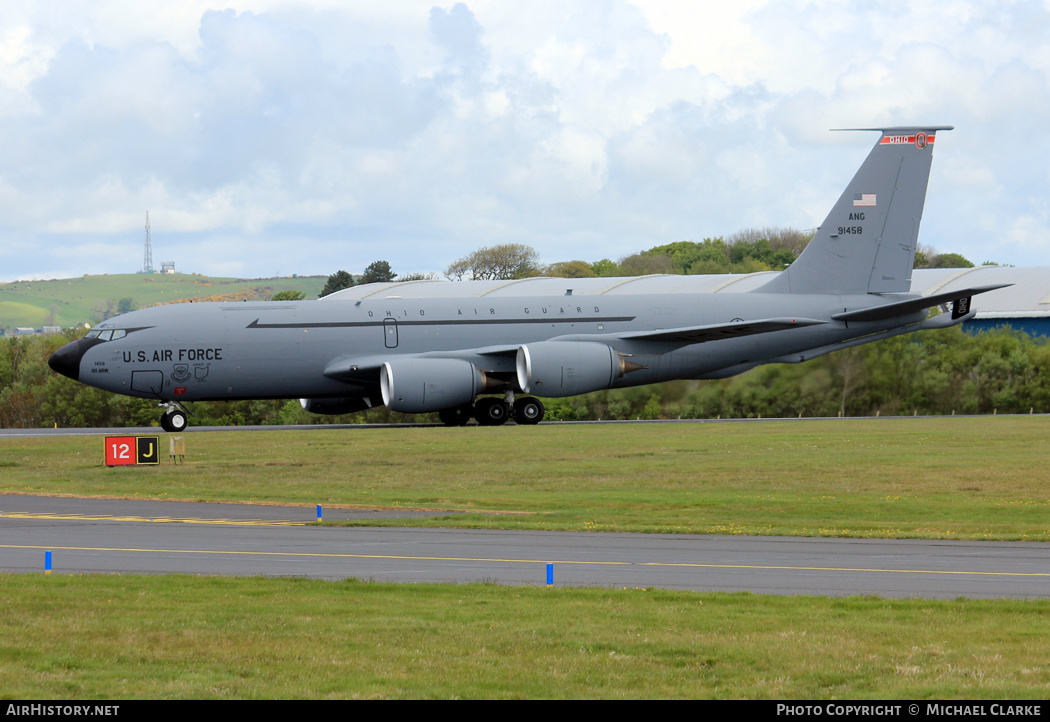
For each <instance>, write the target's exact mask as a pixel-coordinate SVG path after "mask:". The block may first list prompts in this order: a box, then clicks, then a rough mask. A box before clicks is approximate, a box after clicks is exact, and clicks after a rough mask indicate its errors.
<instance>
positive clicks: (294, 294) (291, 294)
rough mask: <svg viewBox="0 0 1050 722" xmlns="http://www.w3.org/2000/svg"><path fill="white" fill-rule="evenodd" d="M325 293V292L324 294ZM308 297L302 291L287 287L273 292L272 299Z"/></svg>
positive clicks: (285, 299)
mask: <svg viewBox="0 0 1050 722" xmlns="http://www.w3.org/2000/svg"><path fill="white" fill-rule="evenodd" d="M322 295H323V294H322ZM305 298H306V294H305V293H303V292H302V291H296V290H294V289H291V288H289V289H287V290H284V291H278V292H277V293H275V294H273V298H271V299H270V300H271V301H302V300H303V299H305Z"/></svg>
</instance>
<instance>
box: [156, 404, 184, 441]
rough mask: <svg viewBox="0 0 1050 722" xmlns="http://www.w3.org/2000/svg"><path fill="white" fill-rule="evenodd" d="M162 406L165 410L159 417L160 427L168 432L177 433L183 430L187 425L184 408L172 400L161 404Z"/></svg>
mask: <svg viewBox="0 0 1050 722" xmlns="http://www.w3.org/2000/svg"><path fill="white" fill-rule="evenodd" d="M163 406H164V407H165V408H166V409H167V411H165V412H164V414H163V415H162V416H161V417H160V427H161V428H162V429H164V430H165V431H167V432H169V433H176V434H177V433H179V432H180V431H185V430H186V427H187V426H189V418H188V417H187V415H186V410H185V409H184V408H183V407H182V406H180V405H179V404H176V403H175V402H174V401H172V402H169V403H167V404H163Z"/></svg>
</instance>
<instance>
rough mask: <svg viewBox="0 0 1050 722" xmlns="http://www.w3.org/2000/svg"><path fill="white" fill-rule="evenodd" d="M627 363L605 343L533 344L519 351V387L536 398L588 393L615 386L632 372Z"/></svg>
mask: <svg viewBox="0 0 1050 722" xmlns="http://www.w3.org/2000/svg"><path fill="white" fill-rule="evenodd" d="M628 363H630V362H626V361H625V360H624V358H623V357H622V356H621V355H620V354H619V353H617V352H616V351H614V350H613V349H612V347H611V346H607V345H605V344H604V343H592V342H590V341H541V342H539V343H530V344H526V345H524V346H520V347H519V348H518V358H517V363H516V367H517V372H518V386H520V387H521V390H522V391H524V392H525V393H527V394H536V395H537V396H548V397H560V396H575V395H577V394H586V393H589V392H591V391H598V390H600V389H607V388H609V387H610V386H612V383H613V381H615V380H616V379H618V378H620V377H621V376H623V375H624V373H625V372H626V371H627V370H630V369H628V367H627V364H628ZM632 366H634V365H633V364H632ZM635 368H641V367H638V366H635Z"/></svg>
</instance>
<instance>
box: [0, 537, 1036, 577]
mask: <svg viewBox="0 0 1050 722" xmlns="http://www.w3.org/2000/svg"><path fill="white" fill-rule="evenodd" d="M0 549H43V550H50V551H56V550H62V551H88V552H133V553H151V554H228V555H232V556H261V557H310V558H321V559H390V560H401V561H431V562H500V563H506V564H578V565H592V566H635V567H690V568H700V569H758V570H767V571H807V572H865V573H880V574H945V575H955V576H982V577H1050V572H976V571H948V570H939V569H878V568H853V567H803V566H790V565H774V564H701V563H692V562H625V561H606V562H602V561H585V560H578V559H561V560H558V559H500V558H492V557H431V556H418V555H400V554H341V553H333V552H266V551H232V550H229V551H227V550H221V549H136V548H125V547H78V546H67V547H60V546H53V545H52V546H48V545H22V544H0Z"/></svg>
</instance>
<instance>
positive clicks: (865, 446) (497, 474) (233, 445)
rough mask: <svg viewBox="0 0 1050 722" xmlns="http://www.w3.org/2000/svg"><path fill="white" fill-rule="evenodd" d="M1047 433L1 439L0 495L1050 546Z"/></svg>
mask: <svg viewBox="0 0 1050 722" xmlns="http://www.w3.org/2000/svg"><path fill="white" fill-rule="evenodd" d="M1048 441H1050V417H1042V416H1032V417H983V418H953V417H947V418H943V417H942V418H925V419H922V418H920V419H868V420H861V419H843V420H812V421H792V422H772V421H771V422H752V423H737V424H715V423H699V424H616V425H559V424H548V425H540V426H538V427H535V428H521V427H515V426H506V427H497V428H482V427H467V428H444V427H426V428H394V429H369V428H345V429H334V430H318V431H306V432H299V431H251V432H248V431H228V432H214V433H202V434H192V433H191V434H187V435H186V449H187V463H186V465H185V466H171V465H169V464H161V465H159V466H156V467H138V468H130V467H117V468H106V467H105V466H103V458H102V451H103V449H102V439H101V437H56V438H29V439H2V440H0V470H2V474H0V491H3V492H19V493H33V494H47V493H61V494H74V495H87V496H117V497H128V498H143V497H148V498H156V499H184V500H187V499H188V500H202V501H252V502H279V503H292V504H306V505H313V504H323V505H329V506H331V505H346V506H362V507H391V508H424V509H438V510H448V511H455V512H464V513H462V514H457V515H456V516H446V517H438V518H428V519H413V520H392V521H385V522H371V523H373V524H387V525H390V524H397V525H420V526H459V527H486V528H509V529H559V530H570V531H582V530H587V531H634V532H670V533H674V532H683V533H684V532H688V533H704V534H707V533H715V534H765V535H806V536H845V537H888V538H906V537H917V538H935V539H977V540H991V539H996V540H1029V541H1050V475H1048V474H1047V473H1046V448H1047V445H1048ZM164 443H166V442H165V441H164V440H162V444H164ZM162 448H163V447H162ZM162 455H163V454H162Z"/></svg>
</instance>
